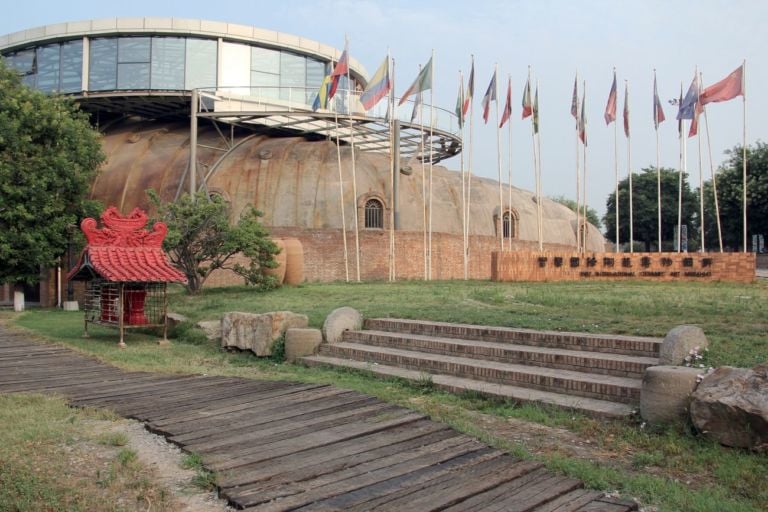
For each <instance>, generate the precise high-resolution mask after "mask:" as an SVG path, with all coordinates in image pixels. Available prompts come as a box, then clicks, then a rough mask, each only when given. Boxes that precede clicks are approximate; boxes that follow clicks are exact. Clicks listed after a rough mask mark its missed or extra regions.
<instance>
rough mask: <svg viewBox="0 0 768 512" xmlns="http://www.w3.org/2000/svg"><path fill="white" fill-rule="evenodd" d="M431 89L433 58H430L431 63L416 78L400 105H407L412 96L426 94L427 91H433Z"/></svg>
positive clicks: (401, 99)
mask: <svg viewBox="0 0 768 512" xmlns="http://www.w3.org/2000/svg"><path fill="white" fill-rule="evenodd" d="M431 88H432V57H430V58H429V62H427V65H426V66H424V67H423V68H422V69H421V71H419V74H418V75H417V76H416V80H414V81H413V83H412V84H411V86H410V87H409V88H408V89H407V90H406V91H405V92H404V93H403V97H402V98H400V103H398V105H402V104H403V103H405V102H406V100H407V99H408V97H409V96H410V95H411V94H416V93H419V92H424V91H426V90H427V89H431Z"/></svg>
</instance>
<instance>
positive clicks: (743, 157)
mask: <svg viewBox="0 0 768 512" xmlns="http://www.w3.org/2000/svg"><path fill="white" fill-rule="evenodd" d="M741 65H742V66H743V67H742V75H741V88H742V89H741V91H742V92H743V93H744V94H742V95H741V99H742V100H743V101H742V105H743V115H742V120H743V129H744V142H743V143H742V146H741V150H742V155H741V163H742V166H741V183H742V202H743V208H742V211H743V222H744V252H747V59H744V62H742V64H741Z"/></svg>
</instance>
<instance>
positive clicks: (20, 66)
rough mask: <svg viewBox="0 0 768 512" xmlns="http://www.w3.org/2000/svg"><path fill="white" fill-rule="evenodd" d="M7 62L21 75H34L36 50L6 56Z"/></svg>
mask: <svg viewBox="0 0 768 512" xmlns="http://www.w3.org/2000/svg"><path fill="white" fill-rule="evenodd" d="M5 61H6V62H7V63H8V66H10V67H11V68H12V69H15V70H16V71H18V72H19V73H21V74H24V75H27V74H34V69H33V68H34V65H35V50H34V49H29V50H21V51H19V52H14V53H10V54H8V55H6V56H5Z"/></svg>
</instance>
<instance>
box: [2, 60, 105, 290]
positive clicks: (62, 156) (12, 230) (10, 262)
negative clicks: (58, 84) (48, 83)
mask: <svg viewBox="0 0 768 512" xmlns="http://www.w3.org/2000/svg"><path fill="white" fill-rule="evenodd" d="M103 160H104V156H103V154H102V152H101V143H100V141H99V134H98V133H97V132H96V131H95V130H93V129H92V128H91V126H90V124H89V122H88V117H87V116H86V115H85V114H84V113H83V112H81V111H79V110H78V108H77V107H76V106H75V105H74V104H73V103H72V102H71V101H68V100H65V99H63V98H60V97H55V96H54V97H49V96H45V95H44V94H43V93H41V92H39V91H35V90H32V89H30V88H28V87H26V86H24V85H22V83H21V79H20V77H19V76H18V75H17V73H15V72H14V71H12V70H10V69H8V68H7V67H6V66H5V65H4V64H3V62H2V59H0V261H1V262H2V265H0V283H17V282H22V281H23V282H28V283H33V282H35V281H37V280H38V279H39V275H40V267H52V266H55V265H56V261H57V259H58V258H59V257H60V256H61V255H62V254H63V253H64V251H65V250H66V247H67V226H70V225H72V224H74V223H76V222H77V221H78V219H80V218H82V217H84V216H86V215H87V213H88V210H89V209H88V201H86V199H85V197H86V194H87V192H88V189H89V185H90V183H91V180H92V179H93V178H94V176H95V175H96V172H97V170H98V168H99V165H100V164H101V162H102V161H103Z"/></svg>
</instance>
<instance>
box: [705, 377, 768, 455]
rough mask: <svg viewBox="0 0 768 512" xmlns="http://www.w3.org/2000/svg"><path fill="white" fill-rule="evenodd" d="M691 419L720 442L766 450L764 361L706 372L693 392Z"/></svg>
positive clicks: (767, 383) (767, 410)
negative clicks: (743, 366) (757, 363)
mask: <svg viewBox="0 0 768 512" xmlns="http://www.w3.org/2000/svg"><path fill="white" fill-rule="evenodd" d="M691 419H692V420H693V424H694V425H695V426H696V428H697V429H699V431H701V432H702V433H703V434H704V435H705V436H707V437H710V438H712V439H715V440H716V441H718V442H719V443H721V444H724V445H726V446H734V447H739V448H749V449H751V450H755V451H760V452H766V451H768V365H765V364H763V365H758V366H755V367H754V368H752V369H747V368H733V367H730V366H723V367H721V368H718V369H717V370H715V371H714V372H712V373H711V374H709V375H708V376H706V377H705V378H704V380H703V381H702V382H701V384H699V387H698V388H697V389H696V392H695V393H694V394H693V400H692V402H691Z"/></svg>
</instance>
